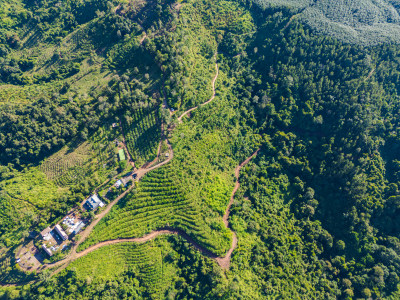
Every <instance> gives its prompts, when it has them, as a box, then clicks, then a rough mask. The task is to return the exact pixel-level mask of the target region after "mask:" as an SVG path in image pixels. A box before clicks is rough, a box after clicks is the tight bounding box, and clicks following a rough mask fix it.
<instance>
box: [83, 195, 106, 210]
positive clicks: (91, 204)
mask: <svg viewBox="0 0 400 300" xmlns="http://www.w3.org/2000/svg"><path fill="white" fill-rule="evenodd" d="M85 205H86V206H87V207H88V209H89V210H95V209H96V208H98V207H99V206H100V207H103V206H104V203H103V202H102V201H101V200H100V199H99V197H98V196H97V195H96V194H94V195H92V196H91V197H89V198H88V199H87V201H86V202H85Z"/></svg>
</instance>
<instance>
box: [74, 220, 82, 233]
mask: <svg viewBox="0 0 400 300" xmlns="http://www.w3.org/2000/svg"><path fill="white" fill-rule="evenodd" d="M83 227H85V223H83V222H82V221H80V222H79V224H78V226H76V228H75V230H74V231H73V232H72V233H73V234H74V235H76V234H78V233H79V231H81V230H82V228H83Z"/></svg>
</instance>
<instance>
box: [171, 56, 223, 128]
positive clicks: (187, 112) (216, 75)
mask: <svg viewBox="0 0 400 300" xmlns="http://www.w3.org/2000/svg"><path fill="white" fill-rule="evenodd" d="M215 71H216V73H215V76H214V78H213V80H212V90H213V94H212V96H211V98H210V99H208V100H207V101H206V102H204V103H203V104H200V105H205V104H208V103H210V102H211V101H213V100H214V98H215V82H216V81H217V78H218V74H219V69H218V63H215ZM200 105H197V106H195V107H192V108H191V109H188V110H187V111H185V112H184V113H183V114H181V115H180V116H179V117H178V122H179V123H182V118H183V117H184V116H186V115H187V114H189V113H191V112H192V111H194V110H196V109H198V108H199V106H200Z"/></svg>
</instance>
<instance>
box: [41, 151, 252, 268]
mask: <svg viewBox="0 0 400 300" xmlns="http://www.w3.org/2000/svg"><path fill="white" fill-rule="evenodd" d="M168 145H169V144H168ZM169 146H170V145H169ZM171 150H172V148H170V153H171V154H172V153H173V152H172V151H171ZM259 150H260V149H258V150H257V151H256V152H254V153H253V154H252V155H251V156H249V157H248V158H247V159H246V160H245V161H243V162H242V163H241V164H240V165H238V166H237V167H236V168H235V177H236V183H235V188H234V189H233V191H232V195H231V198H230V200H229V204H228V206H227V208H226V210H225V214H224V216H223V222H224V224H225V227H226V228H229V229H230V230H231V232H232V244H231V247H230V249H229V250H228V252H227V253H226V255H225V256H224V257H218V256H217V255H216V254H214V253H212V252H211V251H210V250H208V249H207V248H205V247H203V246H201V245H200V244H199V243H197V242H196V241H195V240H194V239H193V238H192V237H190V236H189V235H188V234H187V233H186V232H185V231H183V230H181V229H179V228H172V227H164V228H160V229H158V230H154V231H152V232H150V233H149V234H147V235H145V236H143V237H134V238H121V239H114V240H108V241H104V242H100V243H98V244H96V245H93V246H91V247H89V248H87V249H85V250H83V251H82V252H79V253H77V252H76V248H77V247H78V245H79V243H78V244H77V245H76V246H75V248H74V250H73V253H72V254H71V255H70V257H69V258H67V259H65V260H63V261H59V262H56V263H54V264H49V265H47V266H46V268H53V267H57V266H62V267H61V268H59V269H57V270H56V271H55V272H54V273H53V275H55V274H57V273H59V272H60V271H61V270H63V269H64V268H66V267H67V266H68V265H69V263H71V262H72V261H74V260H76V259H78V258H81V257H83V256H85V255H87V254H89V253H91V252H93V251H95V250H97V249H99V248H101V247H105V246H109V245H114V244H119V243H128V242H131V243H145V242H147V241H150V240H152V239H154V238H156V237H158V236H160V235H169V234H175V235H179V236H181V237H183V238H184V239H186V240H187V241H188V242H189V243H190V244H192V246H193V247H194V248H195V249H197V250H198V251H200V252H201V253H202V254H203V255H205V256H207V257H209V258H211V259H214V260H215V261H216V262H217V263H218V265H219V266H220V267H221V268H222V269H224V270H228V269H229V266H230V261H231V256H232V253H233V251H234V250H235V248H236V247H237V236H236V233H235V232H234V231H233V230H232V229H231V228H230V226H229V221H228V219H229V214H230V208H231V206H232V204H233V201H234V198H235V194H236V192H237V191H238V189H239V187H240V183H239V174H240V170H241V169H242V167H244V166H245V165H246V164H247V163H249V161H250V160H251V159H252V158H254V157H255V156H256V155H257V153H258V152H259ZM172 156H173V154H172V155H171V158H170V159H172ZM168 162H169V160H167V161H164V162H162V163H160V164H159V165H157V166H154V167H152V168H148V169H146V170H145V171H146V172H145V173H144V174H146V173H147V172H149V171H151V170H153V169H155V168H158V167H160V166H161V165H163V164H166V163H168ZM144 174H143V175H144ZM143 175H142V176H143ZM138 176H139V175H138ZM127 192H128V190H127V191H125V193H124V194H122V195H121V196H119V197H118V198H119V199H120V198H122V197H123V196H124V195H125V194H126V193H127ZM118 198H117V199H118ZM117 199H115V200H114V201H113V202H115V203H116V202H118V200H119V199H118V200H117ZM115 203H113V204H112V206H113V205H114V204H115ZM112 206H111V205H109V209H108V211H109V210H110V209H111V207H112ZM108 211H107V212H108ZM103 213H104V212H103ZM103 213H102V214H103ZM99 216H100V215H99ZM102 217H103V216H102ZM102 217H101V218H102ZM101 218H99V219H96V221H95V222H93V223H92V224H91V226H90V229H89V228H88V230H87V234H89V233H90V232H91V231H92V229H93V227H94V226H95V225H96V224H97V223H98V221H100V219H101ZM83 240H84V239H81V241H83Z"/></svg>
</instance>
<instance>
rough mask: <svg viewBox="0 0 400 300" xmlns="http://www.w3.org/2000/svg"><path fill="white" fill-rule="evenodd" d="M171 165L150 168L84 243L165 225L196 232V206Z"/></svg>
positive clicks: (138, 232) (93, 242)
mask: <svg viewBox="0 0 400 300" xmlns="http://www.w3.org/2000/svg"><path fill="white" fill-rule="evenodd" d="M172 176H173V173H172V170H171V169H170V168H168V167H167V168H161V169H157V170H155V171H153V172H151V173H150V174H149V175H147V176H146V177H145V178H144V179H143V180H142V181H141V182H140V183H139V185H138V188H137V189H136V190H135V191H134V192H133V193H131V194H130V196H128V199H126V200H125V199H124V200H125V201H124V200H122V201H120V202H119V203H118V204H117V206H115V207H114V208H113V209H112V211H111V212H110V214H109V215H108V216H106V217H105V218H104V219H103V220H102V221H101V222H99V224H98V225H97V226H96V227H95V229H94V231H93V233H92V234H91V235H90V236H89V238H88V240H87V241H85V243H84V244H83V245H86V246H89V245H92V244H95V243H97V242H100V241H106V240H110V239H115V238H127V237H139V236H143V235H144V234H146V233H148V232H150V231H151V230H154V229H157V228H159V227H162V226H167V225H170V226H174V225H179V226H180V227H184V228H187V229H190V230H191V231H193V232H197V231H198V229H197V227H196V225H195V224H196V222H195V219H196V216H197V213H196V209H195V208H194V207H192V205H191V203H189V202H188V201H187V200H186V199H185V196H184V193H183V192H182V191H181V190H180V188H179V187H177V186H176V185H175V184H174V182H173V180H172V179H171V177H172Z"/></svg>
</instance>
